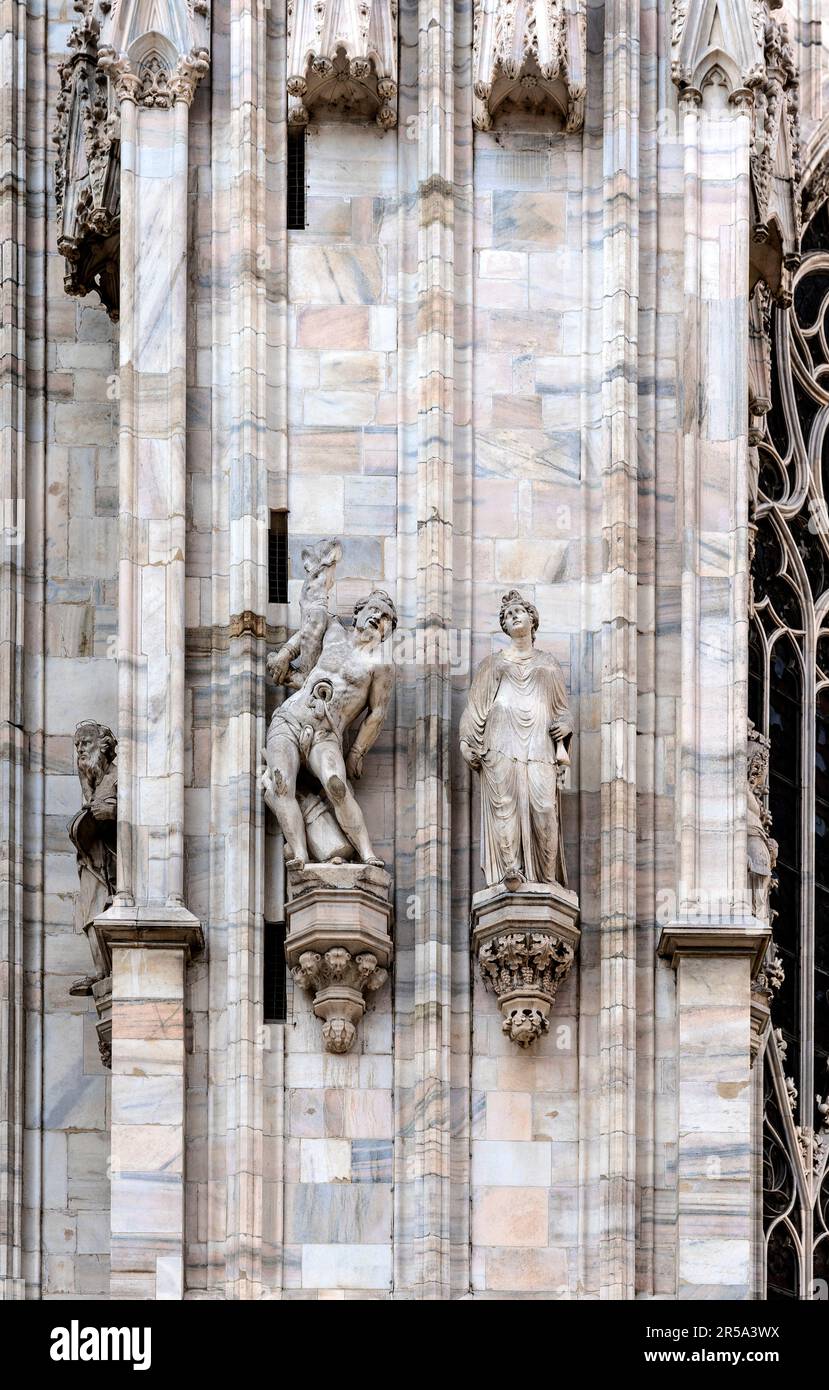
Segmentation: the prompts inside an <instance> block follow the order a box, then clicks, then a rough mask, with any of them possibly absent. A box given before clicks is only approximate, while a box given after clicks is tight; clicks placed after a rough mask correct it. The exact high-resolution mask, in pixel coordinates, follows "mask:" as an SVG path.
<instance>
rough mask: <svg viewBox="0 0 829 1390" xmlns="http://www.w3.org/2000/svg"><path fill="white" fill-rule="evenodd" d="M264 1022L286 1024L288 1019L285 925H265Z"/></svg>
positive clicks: (267, 923)
mask: <svg viewBox="0 0 829 1390" xmlns="http://www.w3.org/2000/svg"><path fill="white" fill-rule="evenodd" d="M263 954H264V976H265V978H264V981H263V986H262V999H263V1020H264V1022H265V1023H284V1022H285V1020H286V1018H287V1017H288V996H287V989H286V978H285V923H284V922H266V923H265V950H264V953H263Z"/></svg>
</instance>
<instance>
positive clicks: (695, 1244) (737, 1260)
mask: <svg viewBox="0 0 829 1390" xmlns="http://www.w3.org/2000/svg"><path fill="white" fill-rule="evenodd" d="M768 940H769V930H768V928H767V927H765V926H763V925H761V924H760V923H758V922H756V921H755V920H754V919H748V920H747V921H746V922H737V921H734V922H732V923H731V924H730V925H722V924H717V925H713V926H708V925H703V926H699V927H696V926H690V925H687V924H682V923H671V924H670V925H668V926H667V927H666V928H665V929H664V931H663V933H662V938H661V941H660V946H659V950H660V954H661V955H663V956H665V957H666V958H667V959H669V960H670V962H671V964H672V965H673V967H674V969H675V970H676V976H677V1053H678V1059H679V1062H678V1075H677V1092H678V1110H677V1122H678V1132H679V1145H678V1155H677V1184H678V1188H679V1212H678V1226H677V1291H676V1292H677V1297H678V1298H689V1299H712V1298H713V1299H744V1298H749V1297H750V1296H751V1292H752V1287H753V1285H752V1278H753V1274H752V1266H753V1254H752V1234H753V1208H752V1145H751V1133H752V1104H753V1100H752V1096H753V1088H752V1084H751V1083H752V1077H751V1064H752V1055H751V982H752V978H753V976H754V975H756V973H757V971H758V970H759V968H760V964H761V962H762V959H763V956H764V954H765V951H766V946H767V944H768Z"/></svg>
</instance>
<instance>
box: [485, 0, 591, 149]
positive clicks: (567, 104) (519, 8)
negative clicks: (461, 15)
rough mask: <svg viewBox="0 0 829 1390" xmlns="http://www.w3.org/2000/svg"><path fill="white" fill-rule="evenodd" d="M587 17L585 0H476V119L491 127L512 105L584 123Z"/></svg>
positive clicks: (572, 127)
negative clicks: (555, 114)
mask: <svg viewBox="0 0 829 1390" xmlns="http://www.w3.org/2000/svg"><path fill="white" fill-rule="evenodd" d="M586 24H587V16H586V12H585V9H584V3H583V0H476V3H475V36H474V46H473V58H472V66H473V75H474V96H473V121H474V123H475V125H476V126H477V128H478V130H489V129H490V128H491V127H492V124H493V120H494V119H495V118H496V117H497V116H498V115H499V114H500V113H501V112H506V111H509V110H513V111H526V112H530V113H533V114H538V115H543V114H545V113H551V112H552V113H557V114H559V115H560V116H561V118H562V119H563V121H564V123H565V127H566V129H567V130H568V131H577V130H581V128H582V126H583V124H584V98H585V90H586V88H585V72H586V47H587V40H586Z"/></svg>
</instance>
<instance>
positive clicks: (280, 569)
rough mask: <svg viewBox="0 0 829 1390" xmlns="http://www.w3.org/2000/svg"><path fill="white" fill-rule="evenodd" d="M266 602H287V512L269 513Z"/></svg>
mask: <svg viewBox="0 0 829 1390" xmlns="http://www.w3.org/2000/svg"><path fill="white" fill-rule="evenodd" d="M268 602H269V603H287V602H288V513H287V512H271V526H270V531H269V533H268Z"/></svg>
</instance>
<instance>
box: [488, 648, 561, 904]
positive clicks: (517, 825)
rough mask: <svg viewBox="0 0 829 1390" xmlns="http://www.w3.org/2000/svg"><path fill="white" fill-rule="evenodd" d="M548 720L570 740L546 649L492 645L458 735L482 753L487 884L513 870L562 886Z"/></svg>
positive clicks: (557, 672) (554, 665) (555, 670)
mask: <svg viewBox="0 0 829 1390" xmlns="http://www.w3.org/2000/svg"><path fill="white" fill-rule="evenodd" d="M554 723H558V724H560V725H561V727H562V729H563V730H564V732H565V739H564V741H565V743H567V742H569V737H570V733H571V721H570V711H569V709H568V706H567V696H566V692H565V688H564V679H563V677H562V673H561V667H560V666H559V664H558V662H557V661H556V659H555V657H554V656H552V655H551V653H549V652H542V651H532V652H531V653H530V654H529V655H528V656H526V657H524V658H522V659H520V660H516V659H513V658H511V657H510V656H508V655H507V653H506V652H497V653H496V654H495V655H494V656H490V657H487V658H486V660H484V661H482V662H481V665H480V666H479V667H478V670H477V671H476V673H475V678H474V680H473V682H472V687H471V689H470V692H469V701H468V703H467V707H466V709H465V710H464V713H463V716H462V719H461V727H460V736H461V739H463V740H465V741H466V742H467V743H468V744H469V746H470V747H471V748H472V749H473V751H474V752H475V753H476V754H477V756H478V757H479V758H480V760H481V767H480V772H481V867H482V868H483V871H484V877H485V878H486V882H487V883H488V884H497V883H500V882H502V880H503V879H504V877H505V876H507V877H509V876H511V875H513V874H514V872H515V871H516V869H517V870H518V871H520V873H522V874H523V876H524V878H525V879H526V880H527V882H529V883H561V884H563V885H566V882H567V877H566V871H565V867H564V852H563V843H562V835H561V815H560V795H559V787H558V764H557V762H556V750H555V743H554V741H553V739H552V737H551V735H550V726H551V725H552V724H554Z"/></svg>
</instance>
